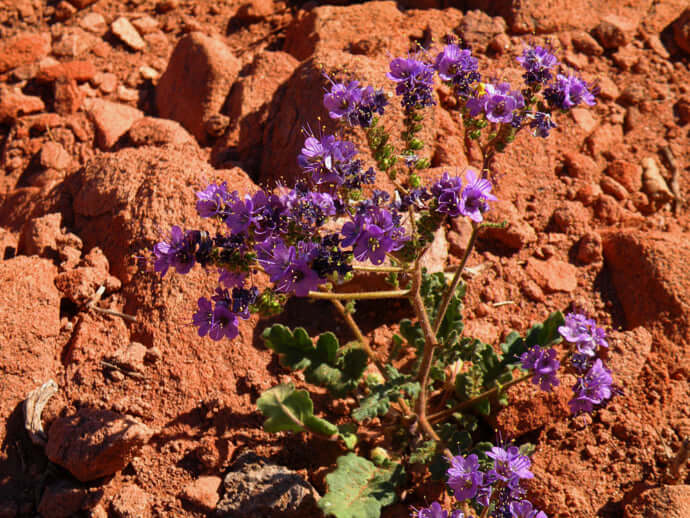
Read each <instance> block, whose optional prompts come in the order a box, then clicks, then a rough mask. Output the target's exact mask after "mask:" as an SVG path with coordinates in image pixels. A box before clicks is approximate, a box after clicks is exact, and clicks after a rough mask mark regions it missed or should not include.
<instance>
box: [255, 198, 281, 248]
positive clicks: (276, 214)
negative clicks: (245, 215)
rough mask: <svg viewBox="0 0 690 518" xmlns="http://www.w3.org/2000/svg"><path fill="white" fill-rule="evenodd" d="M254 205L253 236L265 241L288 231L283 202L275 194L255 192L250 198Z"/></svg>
mask: <svg viewBox="0 0 690 518" xmlns="http://www.w3.org/2000/svg"><path fill="white" fill-rule="evenodd" d="M252 204H253V205H254V211H253V218H254V224H255V227H254V235H255V236H256V237H257V239H260V240H265V239H268V238H269V237H270V236H272V235H274V234H283V233H285V232H287V230H288V228H287V227H288V218H287V212H288V210H287V207H286V206H285V203H284V200H282V199H281V198H280V197H279V196H276V195H275V194H267V193H266V192H265V191H263V190H261V191H257V192H256V194H254V197H253V198H252Z"/></svg>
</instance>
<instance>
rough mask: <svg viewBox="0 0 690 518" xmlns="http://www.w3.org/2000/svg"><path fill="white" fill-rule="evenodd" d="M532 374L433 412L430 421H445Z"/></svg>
mask: <svg viewBox="0 0 690 518" xmlns="http://www.w3.org/2000/svg"><path fill="white" fill-rule="evenodd" d="M532 376H534V373H533V372H532V371H530V372H528V373H527V374H524V375H522V376H520V377H517V378H515V379H512V380H510V381H509V382H508V383H505V384H503V385H501V386H500V387H494V388H492V389H489V390H487V391H484V392H482V393H481V394H479V395H478V396H475V397H473V398H470V399H468V400H466V401H462V402H460V403H458V404H457V405H455V406H453V407H451V408H448V409H446V410H442V411H440V412H436V413H435V414H431V415H430V416H429V421H431V422H432V423H438V422H440V421H443V420H444V419H446V418H447V417H450V416H452V415H453V414H454V413H455V412H459V411H460V410H464V409H465V408H468V407H471V406H473V405H475V404H477V403H478V402H480V401H482V400H484V399H487V398H490V397H493V396H495V395H496V394H498V392H499V391H501V390H505V389H507V388H508V387H512V386H513V385H517V384H518V383H522V382H523V381H525V380H528V379H530V378H531V377H532Z"/></svg>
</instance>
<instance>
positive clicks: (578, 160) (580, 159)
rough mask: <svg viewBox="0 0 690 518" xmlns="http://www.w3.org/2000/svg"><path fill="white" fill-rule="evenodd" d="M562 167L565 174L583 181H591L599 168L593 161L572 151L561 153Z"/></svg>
mask: <svg viewBox="0 0 690 518" xmlns="http://www.w3.org/2000/svg"><path fill="white" fill-rule="evenodd" d="M563 166H564V173H565V174H567V175H568V176H572V177H573V178H582V179H583V180H591V179H592V178H594V177H595V176H596V175H597V173H598V172H599V167H598V166H597V164H596V162H595V161H594V160H592V159H591V158H590V157H588V156H587V155H583V154H581V153H576V152H574V151H566V152H565V153H563Z"/></svg>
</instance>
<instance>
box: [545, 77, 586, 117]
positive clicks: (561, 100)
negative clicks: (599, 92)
mask: <svg viewBox="0 0 690 518" xmlns="http://www.w3.org/2000/svg"><path fill="white" fill-rule="evenodd" d="M595 93H596V90H595V89H592V90H590V87H589V85H587V83H586V82H585V81H584V80H582V79H580V78H579V77H576V76H564V75H562V74H558V75H557V76H556V82H555V83H553V84H552V85H550V86H549V87H548V88H546V89H545V90H544V98H545V99H546V100H547V101H548V103H549V105H550V106H552V107H555V108H560V109H561V110H569V109H570V108H573V107H575V106H577V105H578V104H580V103H585V104H588V105H589V106H593V105H594V104H595V103H596V101H595V100H594V95H595Z"/></svg>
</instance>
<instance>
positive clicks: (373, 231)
mask: <svg viewBox="0 0 690 518" xmlns="http://www.w3.org/2000/svg"><path fill="white" fill-rule="evenodd" d="M400 220H401V218H400V215H399V214H398V213H397V212H396V211H390V210H388V209H385V208H383V207H379V206H372V207H366V205H365V208H364V210H361V211H359V212H358V213H357V214H356V215H355V217H354V219H353V220H352V221H348V222H347V223H345V224H344V225H343V229H342V235H343V238H344V239H343V241H342V245H343V246H354V250H353V252H354V256H355V259H357V260H358V261H371V263H372V264H376V265H379V264H381V263H382V262H383V261H384V260H385V259H386V254H387V253H389V252H392V251H395V250H400V249H401V248H402V247H403V245H404V244H405V242H406V241H407V240H408V236H407V235H406V234H405V232H404V230H403V229H402V227H401V226H400Z"/></svg>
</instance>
